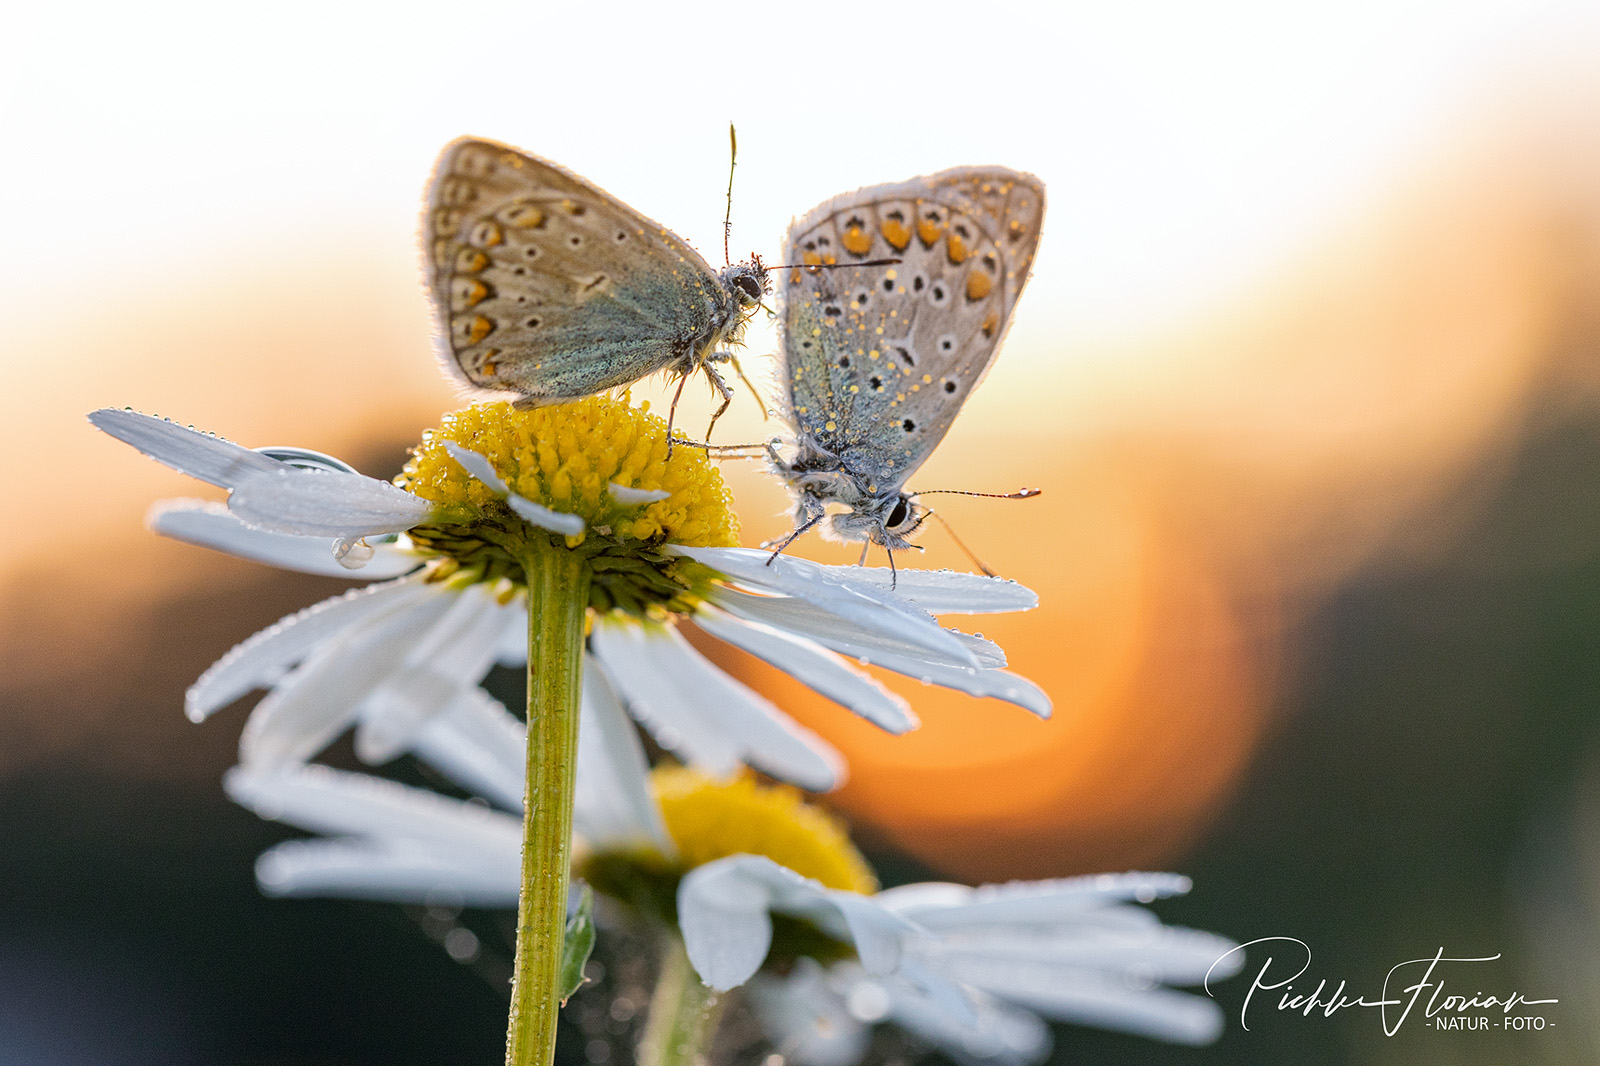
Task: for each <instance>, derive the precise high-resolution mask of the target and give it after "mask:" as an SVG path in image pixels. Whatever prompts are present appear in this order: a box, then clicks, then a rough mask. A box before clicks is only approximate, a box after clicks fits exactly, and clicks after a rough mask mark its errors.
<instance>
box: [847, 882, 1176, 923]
mask: <svg viewBox="0 0 1600 1066" xmlns="http://www.w3.org/2000/svg"><path fill="white" fill-rule="evenodd" d="M1191 887H1193V883H1192V882H1191V881H1190V880H1189V879H1188V878H1187V877H1184V876H1183V875H1182V874H1168V873H1138V872H1134V873H1125V874H1089V875H1087V876H1083V877H1062V878H1056V879H1053V880H1046V881H1012V882H1010V883H1008V884H1003V885H983V886H982V887H980V888H970V887H968V886H966V885H952V884H945V883H940V882H932V883H924V884H915V885H901V886H900V887H898V888H890V889H885V890H884V891H882V892H880V893H878V900H879V902H880V903H882V904H883V905H884V906H885V907H888V908H889V909H890V910H893V911H894V912H895V913H897V914H903V915H905V916H907V917H909V918H914V919H916V921H917V922H918V923H920V924H922V925H925V926H927V927H929V928H930V929H948V928H961V927H966V926H971V925H975V924H981V923H995V922H999V923H1007V924H1029V923H1032V924H1050V923H1057V922H1067V921H1076V920H1081V919H1082V918H1083V916H1084V914H1085V913H1087V912H1090V911H1098V910H1100V909H1103V908H1104V907H1105V906H1106V905H1107V904H1110V903H1120V902H1125V901H1138V902H1141V903H1149V902H1152V901H1154V900H1157V899H1167V898H1169V897H1172V896H1181V895H1184V894H1185V893H1187V892H1188V891H1189V889H1190V888H1191ZM1141 913H1149V912H1147V911H1146V912H1141Z"/></svg>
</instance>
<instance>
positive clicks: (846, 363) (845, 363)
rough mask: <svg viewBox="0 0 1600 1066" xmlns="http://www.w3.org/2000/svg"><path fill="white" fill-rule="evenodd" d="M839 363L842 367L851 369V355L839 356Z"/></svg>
mask: <svg viewBox="0 0 1600 1066" xmlns="http://www.w3.org/2000/svg"><path fill="white" fill-rule="evenodd" d="M839 365H840V366H841V367H843V368H844V369H846V370H849V369H850V357H849V356H848V355H841V356H840V357H839Z"/></svg>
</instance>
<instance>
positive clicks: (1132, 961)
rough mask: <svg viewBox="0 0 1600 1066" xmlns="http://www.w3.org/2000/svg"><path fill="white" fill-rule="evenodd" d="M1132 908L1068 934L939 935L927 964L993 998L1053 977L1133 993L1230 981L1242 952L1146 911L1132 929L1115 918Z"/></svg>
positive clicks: (1092, 918) (1099, 914)
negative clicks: (1108, 978)
mask: <svg viewBox="0 0 1600 1066" xmlns="http://www.w3.org/2000/svg"><path fill="white" fill-rule="evenodd" d="M1132 910H1135V908H1130V907H1115V908H1107V909H1106V910H1104V911H1094V912H1092V913H1091V914H1089V915H1087V916H1085V917H1084V918H1083V919H1081V921H1080V922H1079V924H1078V925H1077V927H1075V928H1073V927H1066V928H1056V929H1050V928H1047V927H1040V926H1033V927H1018V928H1014V929H996V928H989V929H985V930H981V931H976V932H972V933H968V934H965V935H961V934H952V933H946V935H945V937H944V938H943V939H941V940H940V941H939V943H938V944H937V945H935V946H933V947H930V948H929V958H930V959H935V958H936V959H937V961H938V965H939V966H940V967H941V968H942V969H944V970H945V971H947V972H949V973H950V974H952V975H953V976H955V977H956V978H957V979H958V980H961V981H964V982H965V983H967V984H970V985H976V986H978V987H981V988H987V989H989V990H990V991H992V992H1002V991H1004V990H1006V989H1009V988H1012V987H1014V986H1023V987H1032V986H1038V987H1040V988H1047V987H1049V986H1050V985H1051V983H1052V982H1053V981H1055V980H1057V979H1058V975H1060V974H1069V975H1070V974H1072V973H1076V972H1085V971H1092V972H1099V973H1105V974H1108V975H1109V974H1124V975H1128V976H1129V977H1130V978H1132V979H1133V983H1134V985H1135V986H1136V987H1147V986H1149V985H1150V984H1152V983H1160V984H1169V985H1195V984H1200V983H1201V982H1202V981H1204V980H1205V979H1206V975H1207V974H1208V973H1209V974H1210V975H1211V977H1212V979H1214V980H1219V981H1220V980H1224V979H1226V978H1227V977H1230V976H1232V972H1233V971H1234V970H1235V967H1236V965H1237V960H1238V959H1239V956H1240V954H1241V953H1240V952H1238V951H1237V950H1236V949H1237V947H1238V945H1237V944H1235V943H1234V942H1233V941H1231V940H1228V939H1227V938H1226V937H1220V936H1217V935H1216V934H1214V933H1207V932H1202V931H1200V930H1198V929H1184V928H1181V927H1173V926H1165V925H1161V924H1160V923H1159V921H1157V920H1156V919H1155V917H1154V915H1151V914H1150V912H1149V911H1138V912H1137V913H1139V914H1141V915H1143V916H1144V917H1145V918H1147V919H1148V920H1147V921H1146V922H1142V923H1139V924H1137V925H1134V924H1131V923H1123V922H1120V921H1118V920H1117V919H1118V918H1119V917H1121V916H1122V915H1119V914H1117V913H1116V912H1127V911H1132ZM1218 962H1221V963H1222V965H1221V966H1217V963H1218Z"/></svg>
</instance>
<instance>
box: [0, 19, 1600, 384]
mask: <svg viewBox="0 0 1600 1066" xmlns="http://www.w3.org/2000/svg"><path fill="white" fill-rule="evenodd" d="M852 7H853V8H855V9H857V12H858V13H853V14H850V15H848V16H846V15H845V14H843V11H844V8H843V7H842V6H838V5H816V6H806V5H799V4H783V5H778V4H763V3H746V4H732V3H723V4H717V5H710V4H699V5H693V4H684V3H673V4H661V3H652V4H637V5H635V4H628V3H608V4H603V5H602V4H582V5H580V4H554V3H549V4H540V3H520V4H505V3H490V2H481V3H477V4H473V5H470V6H468V7H454V6H452V5H448V4H440V3H436V2H435V3H428V4H416V3H403V2H394V0H391V2H386V3H346V4H339V3H326V2H317V3H297V2H279V3H273V4H261V5H244V4H217V3H203V4H180V3H170V2H168V3H160V2H157V3H141V4H121V3H117V4H111V3H98V4H96V3H88V4H72V3H51V4H42V3H35V4H27V5H14V6H13V8H12V9H11V10H10V11H9V13H8V15H7V18H6V23H7V27H6V33H5V43H4V44H0V86H3V90H0V92H3V96H0V156H3V157H0V183H3V188H4V195H5V201H6V203H7V204H8V206H9V209H8V211H7V213H6V226H5V231H6V241H5V243H6V246H7V248H8V250H9V252H10V254H9V255H7V256H5V257H4V259H3V261H0V286H3V290H4V291H5V293H6V296H5V299H4V306H3V309H0V316H3V317H0V327H4V328H5V330H6V332H7V333H10V334H12V335H13V336H15V335H16V334H17V332H18V331H19V329H20V330H21V331H22V332H24V333H27V334H34V333H35V327H37V326H38V325H39V324H40V323H41V322H42V321H43V322H48V321H50V320H51V318H52V316H55V315H61V314H65V315H68V316H71V315H75V314H81V313H82V312H83V310H84V305H85V300H86V297H88V298H89V300H88V302H89V304H90V307H91V310H92V306H93V304H94V303H95V302H96V301H95V299H94V298H93V297H94V294H95V293H103V294H106V295H108V296H109V295H115V296H116V297H118V298H124V297H128V296H137V295H138V293H139V292H141V291H143V290H145V289H148V290H149V291H152V292H155V291H159V290H160V289H162V288H163V287H167V286H172V285H183V284H185V283H192V282H193V281H194V280H195V279H196V278H197V277H199V276H207V277H212V276H217V275H222V274H225V273H226V272H228V271H230V270H231V269H234V267H235V264H239V263H241V262H245V261H248V260H250V259H252V258H256V257H278V256H283V255H291V254H293V255H303V256H305V257H307V259H308V260H314V259H315V258H316V257H318V256H319V255H323V254H325V253H326V252H327V251H328V250H329V249H332V248H338V247H341V246H347V245H349V244H350V243H352V242H356V243H364V244H367V245H370V248H371V250H372V251H373V252H375V253H381V254H393V255H396V256H414V255H415V252H414V251H413V248H414V243H415V228H416V219H417V215H418V204H419V198H420V196H421V191H422V187H423V184H424V181H425V179H426V177H427V173H428V170H429V167H430V165H431V163H432V160H433V158H434V156H435V154H436V153H437V151H438V149H439V148H440V147H441V146H442V145H443V144H444V143H445V142H446V141H448V140H450V139H451V138H452V137H455V136H457V135H459V134H462V133H469V132H470V133H474V134H478V135H483V136H489V137H494V138H497V139H500V140H503V141H507V142H510V143H512V144H516V145H519V146H522V147H524V148H525V149H527V150H529V151H531V152H534V153H536V154H540V155H543V156H546V157H548V158H550V159H553V160H555V161H557V162H560V163H562V164H565V165H567V166H569V167H571V168H572V169H574V170H576V171H578V172H579V173H580V174H583V175H585V176H587V177H589V178H590V179H591V180H593V181H595V182H596V183H598V184H600V185H601V186H602V187H603V188H606V189H608V190H609V191H611V192H613V193H614V194H616V195H618V196H620V197H622V198H623V199H625V200H627V201H628V202H630V203H632V204H633V205H634V206H636V207H637V208H638V209H640V210H641V211H643V212H644V213H645V214H647V215H650V216H652V217H654V218H656V219H657V220H659V221H661V222H663V223H665V224H666V225H668V226H670V227H671V228H673V229H676V230H677V231H678V232H680V233H681V234H683V235H684V236H685V237H687V238H688V239H689V240H690V241H691V242H693V243H694V244H696V246H697V247H699V248H700V249H701V250H702V251H703V252H705V253H706V255H707V258H708V259H711V260H713V261H719V260H720V256H721V250H720V248H719V247H718V245H719V243H720V237H721V234H720V228H721V220H722V210H723V188H724V182H725V179H726V167H727V158H726V144H727V136H726V124H727V122H728V120H730V119H732V120H734V121H735V122H737V124H738V127H739V134H740V138H739V139H740V148H741V153H740V161H739V162H740V165H739V170H738V178H737V182H736V187H735V200H734V254H735V257H736V258H737V257H741V256H743V255H745V254H747V253H748V252H750V251H752V250H754V251H759V252H761V253H763V254H764V255H767V256H774V255H776V254H777V251H778V248H779V242H780V241H781V238H782V234H783V230H784V227H785V226H786V224H787V221H788V219H789V218H790V217H791V216H792V215H797V214H800V213H802V212H803V211H804V210H805V209H807V208H809V207H810V206H811V205H812V204H814V203H816V202H818V201H820V200H822V199H825V198H826V197H828V196H830V195H833V194H835V193H837V192H840V191H843V190H846V189H849V188H853V187H856V186H859V185H864V184H873V183H876V182H882V181H895V180H903V179H905V178H908V177H911V176H912V175H915V174H919V173H925V172H928V171H932V170H936V169H939V168H943V167H947V166H952V165H957V164H971V163H984V162H996V163H1003V164H1007V165H1010V166H1014V167H1018V168H1022V169H1027V170H1032V171H1034V172H1036V173H1038V174H1039V175H1040V176H1041V177H1043V178H1044V179H1045V181H1046V183H1047V186H1048V188H1049V193H1050V212H1049V216H1048V218H1047V223H1046V236H1045V240H1044V243H1043V246H1042V250H1041V254H1040V257H1039V260H1038V263H1037V267H1036V274H1035V280H1034V282H1033V286H1032V289H1031V290H1030V295H1029V296H1028V298H1027V300H1026V301H1025V303H1026V304H1027V307H1026V308H1025V310H1024V313H1023V314H1021V315H1019V322H1018V327H1017V331H1016V332H1014V333H1013V335H1012V336H1013V342H1012V346H1013V347H1017V346H1019V345H1026V344H1027V342H1026V341H1025V340H1024V338H1026V337H1029V336H1033V337H1034V338H1036V339H1037V338H1039V337H1043V336H1046V335H1048V336H1049V337H1051V338H1052V339H1053V340H1057V341H1059V340H1060V339H1061V338H1068V339H1070V338H1072V337H1074V336H1078V337H1082V336H1084V335H1095V334H1103V333H1105V332H1107V331H1111V332H1116V331H1119V330H1123V329H1125V328H1129V327H1137V326H1140V325H1143V326H1148V325H1150V324H1151V323H1153V322H1155V323H1159V322H1161V321H1162V320H1165V319H1168V318H1171V317H1173V316H1175V315H1178V314H1181V313H1183V312H1186V311H1188V310H1191V309H1194V308H1197V307H1203V306H1205V305H1206V304H1207V303H1208V302H1209V301H1211V300H1213V299H1214V298H1215V297H1217V296H1218V295H1219V294H1220V293H1222V292H1225V291H1226V290H1227V289H1228V288H1229V287H1230V286H1234V285H1237V284H1239V283H1240V282H1241V281H1244V280H1247V279H1249V278H1251V277H1254V276H1257V275H1259V274H1261V273H1262V272H1264V271H1268V270H1270V269H1271V268H1272V265H1273V263H1274V262H1275V261H1276V260H1277V259H1278V257H1280V256H1281V255H1282V254H1283V253H1284V252H1285V251H1286V250H1287V249H1289V248H1292V247H1293V246H1295V245H1296V243H1297V242H1300V241H1302V240H1303V239H1304V238H1305V237H1306V236H1307V235H1308V234H1311V233H1314V232H1316V231H1317V229H1318V228H1319V227H1324V226H1327V225H1328V224H1329V223H1330V220H1335V219H1337V217H1338V213H1339V211H1341V210H1342V209H1343V207H1344V205H1346V204H1347V203H1349V202H1350V201H1351V200H1352V199H1353V198H1356V197H1359V196H1361V195H1362V193H1363V192H1364V191H1365V190H1367V189H1368V188H1369V187H1370V186H1372V185H1373V184H1374V183H1376V182H1378V181H1380V180H1381V179H1382V178H1384V177H1386V176H1389V175H1391V174H1392V173H1393V171H1394V170H1395V169H1396V168H1397V167H1398V166H1400V165H1401V164H1403V163H1404V162H1405V161H1406V160H1407V159H1408V158H1411V157H1414V156H1416V155H1418V154H1419V153H1420V151H1421V150H1422V148H1423V147H1425V145H1426V142H1428V141H1430V140H1431V139H1432V138H1434V137H1436V136H1437V134H1438V131H1440V130H1441V129H1447V128H1449V127H1450V126H1451V125H1452V124H1453V123H1456V122H1458V121H1459V120H1460V119H1461V117H1462V116H1463V114H1464V113H1466V112H1467V111H1469V110H1470V109H1471V108H1472V107H1473V106H1474V100H1475V99H1476V98H1477V96H1478V95H1479V94H1481V93H1483V92H1485V90H1486V87H1492V86H1493V85H1495V84H1496V83H1497V82H1498V81H1499V80H1500V79H1502V78H1503V76H1504V74H1505V72H1506V71H1508V70H1515V69H1518V68H1527V67H1529V66H1532V65H1537V64H1538V63H1540V62H1542V61H1543V58H1544V57H1545V56H1546V55H1547V54H1549V53H1550V52H1551V49H1552V46H1553V45H1555V44H1556V43H1558V42H1565V43H1566V45H1567V46H1568V47H1569V50H1571V49H1570V44H1571V42H1572V41H1573V40H1574V39H1577V40H1579V41H1582V42H1585V43H1586V44H1587V45H1588V46H1590V47H1589V51H1588V54H1589V55H1591V56H1592V55H1594V54H1595V50H1594V49H1593V47H1592V46H1593V45H1594V43H1595V42H1596V41H1597V40H1600V35H1597V34H1596V33H1595V32H1594V30H1595V29H1596V25H1597V20H1596V18H1595V17H1594V16H1595V14H1596V12H1595V9H1594V5H1592V4H1580V3H1574V2H1571V0H1568V2H1564V3H1563V2H1538V0H1382V2H1366V3H1357V2H1350V0H1340V2H1338V3H1322V4H1307V3H1288V4H1285V3H1240V2H1224V3H1205V4H1190V3H1165V4H1163V3H1149V2H1143V3H1141V2H1133V3H1128V2H1117V3H1106V2H1100V3H1094V4H1085V3H1073V4H1037V5H1029V4H1025V3H1014V2H1007V3H989V4H915V5H911V4H906V5H893V6H890V5H878V4H870V3H869V4H860V5H852ZM458 11H459V12H461V13H462V14H460V15H458V14H456V12H458ZM808 11H809V12H811V13H810V14H806V12H808ZM419 299H420V297H419ZM31 346H32V345H31V344H30V345H29V347H31ZM6 347H7V348H11V347H12V345H11V344H10V343H8V344H7V345H6ZM36 354H37V353H35V355H36ZM5 357H6V358H7V359H18V358H30V355H29V353H28V352H26V351H16V350H11V351H8V352H7V353H6V356H5Z"/></svg>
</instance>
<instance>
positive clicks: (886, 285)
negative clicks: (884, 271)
mask: <svg viewBox="0 0 1600 1066" xmlns="http://www.w3.org/2000/svg"><path fill="white" fill-rule="evenodd" d="M883 291H884V292H893V291H894V279H893V278H884V279H883Z"/></svg>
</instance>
